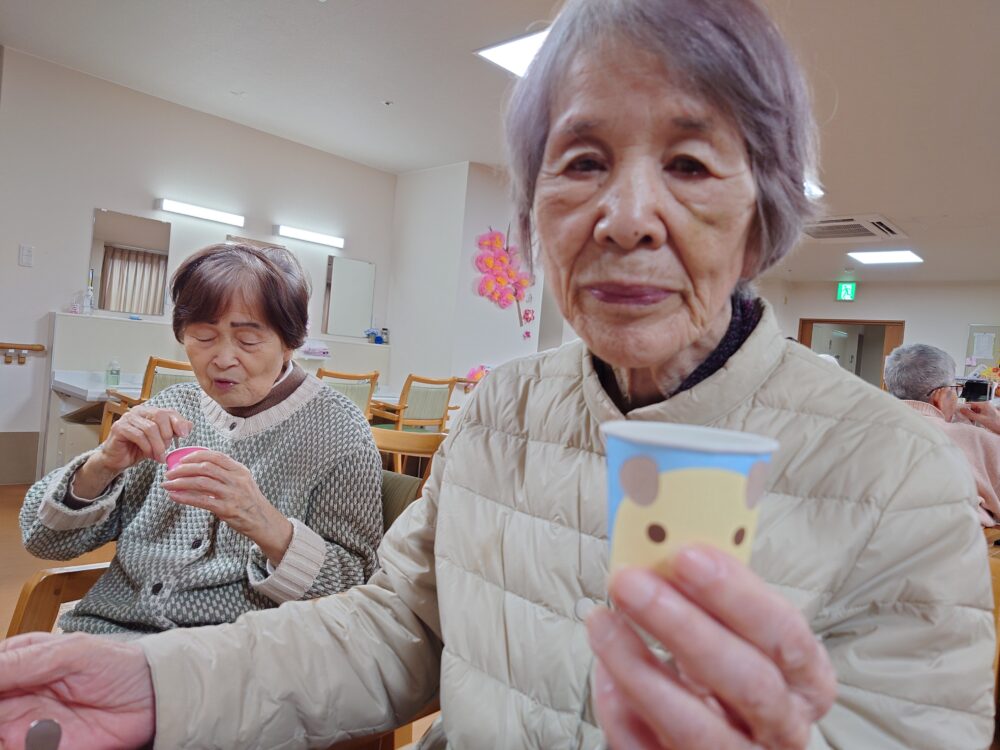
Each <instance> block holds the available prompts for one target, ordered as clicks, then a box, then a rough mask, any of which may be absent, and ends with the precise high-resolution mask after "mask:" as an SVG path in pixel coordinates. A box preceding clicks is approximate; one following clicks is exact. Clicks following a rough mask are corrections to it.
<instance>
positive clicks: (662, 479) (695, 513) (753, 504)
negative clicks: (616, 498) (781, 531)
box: [611, 457, 768, 569]
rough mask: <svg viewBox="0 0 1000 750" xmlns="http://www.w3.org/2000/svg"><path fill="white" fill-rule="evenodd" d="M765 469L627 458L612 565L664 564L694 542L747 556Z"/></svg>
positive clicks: (762, 465)
mask: <svg viewBox="0 0 1000 750" xmlns="http://www.w3.org/2000/svg"><path fill="white" fill-rule="evenodd" d="M767 473H768V472H767V464H766V463H764V462H757V463H756V464H754V466H753V469H752V470H751V471H750V474H749V475H745V474H741V473H739V472H735V471H729V470H726V469H714V468H712V469H710V468H705V469H678V470H674V471H664V472H660V471H659V470H658V469H657V467H656V462H655V461H653V460H652V459H651V458H647V457H636V458H631V459H629V460H628V461H626V462H625V464H624V465H623V466H622V468H621V474H620V477H619V478H620V480H621V485H622V489H623V490H624V492H625V497H624V498H623V500H622V503H621V505H620V506H619V507H618V512H617V515H616V516H615V521H614V529H613V533H612V538H611V567H612V569H614V568H617V567H621V566H626V565H638V566H642V567H649V568H657V567H661V566H662V565H663V564H664V562H665V561H666V560H667V559H668V558H669V557H670V555H671V554H672V553H673V552H675V551H676V550H677V549H678V548H679V547H681V546H682V545H684V544H689V543H692V542H705V543H708V544H712V545H714V546H716V547H718V548H719V549H721V550H723V551H725V552H728V553H730V554H731V555H733V556H735V557H737V558H738V559H740V560H742V561H743V562H744V563H745V562H747V561H748V560H749V559H750V549H751V546H752V545H753V537H754V531H755V529H756V526H757V505H758V503H759V501H760V498H761V497H762V496H763V494H764V486H765V483H766V481H767Z"/></svg>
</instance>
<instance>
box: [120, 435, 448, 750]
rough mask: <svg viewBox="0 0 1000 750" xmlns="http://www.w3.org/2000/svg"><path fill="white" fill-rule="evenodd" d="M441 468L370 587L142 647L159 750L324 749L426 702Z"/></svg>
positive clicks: (431, 673)
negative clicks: (150, 681)
mask: <svg viewBox="0 0 1000 750" xmlns="http://www.w3.org/2000/svg"><path fill="white" fill-rule="evenodd" d="M453 434H454V433H453ZM447 446H448V442H446V443H445V447H444V449H443V451H444V450H446V448H447ZM444 468H445V454H444V452H442V453H439V454H438V456H436V457H435V459H434V468H433V472H432V476H431V478H430V480H429V481H428V482H427V485H426V487H425V491H424V494H423V497H422V498H421V499H419V500H417V501H416V502H414V503H413V504H412V505H411V506H410V507H409V508H408V509H407V511H406V512H405V513H404V514H403V515H402V516H400V518H399V519H398V520H397V521H396V523H394V524H393V526H392V528H391V529H390V530H389V533H388V534H387V535H386V536H385V538H384V539H383V541H382V544H381V546H380V547H379V558H380V560H381V569H380V570H379V571H378V572H376V573H375V575H374V576H373V577H372V579H371V581H370V582H369V583H368V584H366V585H364V586H358V587H355V588H353V589H350V590H349V591H347V592H345V593H343V594H338V595H335V596H330V597H327V598H324V599H317V600H313V601H305V602H288V603H286V604H284V605H282V606H281V607H279V608H278V609H272V610H265V611H261V612H253V613H249V614H246V615H244V616H243V617H241V618H240V619H239V620H237V622H236V623H234V624H232V625H223V626H219V627H209V628H197V629H191V630H177V631H169V632H166V633H162V634H159V635H155V636H150V637H148V638H144V639H141V640H140V641H139V643H140V644H141V646H142V648H143V650H144V652H145V654H146V658H147V660H148V661H149V665H150V669H151V671H152V676H153V686H154V689H155V692H156V740H155V745H154V747H155V748H156V750H176V748H181V747H183V748H187V749H188V750H193V749H196V748H218V749H219V750H224V749H227V750H228V749H229V748H235V747H239V748H261V749H262V750H264V749H266V750H279V749H281V750H286V749H287V750H290V749H291V748H305V747H326V746H328V745H330V744H332V743H334V742H338V741H340V740H343V739H347V738H349V737H352V736H357V735H364V734H370V733H373V732H375V731H379V730H384V729H389V728H392V727H395V726H398V725H400V724H403V723H405V722H406V721H407V720H408V719H410V718H411V717H412V716H414V715H415V714H416V713H417V712H418V711H419V710H420V709H421V708H423V707H424V706H425V705H426V704H427V703H428V702H429V701H430V700H431V699H433V697H434V696H435V695H436V694H437V689H438V679H439V674H440V656H441V641H440V632H441V630H440V620H439V616H438V607H437V584H436V581H435V573H434V535H435V525H436V518H437V502H436V498H437V488H438V486H439V485H440V479H441V476H442V473H443V471H444Z"/></svg>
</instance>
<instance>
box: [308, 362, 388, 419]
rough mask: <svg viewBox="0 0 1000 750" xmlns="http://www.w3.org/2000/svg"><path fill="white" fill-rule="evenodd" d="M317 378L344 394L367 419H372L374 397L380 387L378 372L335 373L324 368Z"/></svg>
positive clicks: (318, 372)
mask: <svg viewBox="0 0 1000 750" xmlns="http://www.w3.org/2000/svg"><path fill="white" fill-rule="evenodd" d="M316 377H317V378H319V379H320V380H323V381H324V382H325V383H326V384H327V385H328V386H330V387H331V388H333V390H335V391H338V392H340V393H343V394H344V395H345V396H347V397H348V398H349V399H351V401H353V402H354V405H355V406H357V407H358V408H359V409H361V412H362V413H363V414H364V415H365V417H366V418H368V419H371V416H372V415H371V406H372V396H373V395H374V393H375V386H377V385H378V370H373V371H372V372H364V373H351V372H334V371H333V370H324V369H323V368H322V367H321V368H320V369H319V370H317V371H316Z"/></svg>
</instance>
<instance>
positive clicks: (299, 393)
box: [20, 376, 382, 635]
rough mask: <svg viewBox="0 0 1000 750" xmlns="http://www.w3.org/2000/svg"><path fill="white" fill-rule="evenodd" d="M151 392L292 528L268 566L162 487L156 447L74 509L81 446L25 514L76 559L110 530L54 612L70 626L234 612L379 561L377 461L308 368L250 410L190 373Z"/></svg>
mask: <svg viewBox="0 0 1000 750" xmlns="http://www.w3.org/2000/svg"><path fill="white" fill-rule="evenodd" d="M148 403H149V405H150V406H157V407H161V408H168V409H175V410H176V411H177V412H179V413H180V414H181V415H183V416H184V417H186V418H187V419H189V420H190V421H191V422H192V423H193V425H194V427H193V429H192V431H191V433H190V434H189V435H188V436H187V437H185V438H181V439H179V441H178V442H179V443H180V446H186V445H200V446H204V447H206V448H209V449H211V450H215V451H219V452H221V453H225V454H226V455H228V456H229V457H231V458H233V459H234V460H236V461H238V462H239V463H241V464H243V465H244V466H246V467H247V468H248V469H249V470H250V472H251V474H252V475H253V477H254V479H255V481H256V482H257V486H258V487H259V489H260V490H261V492H262V493H263V495H264V497H266V498H267V499H268V500H269V501H270V502H271V503H272V504H273V505H274V506H275V507H276V508H277V509H278V510H280V511H281V512H282V513H283V514H284V515H285V516H286V517H287V518H289V519H291V521H292V525H293V528H294V531H293V538H292V542H291V544H290V545H289V547H288V550H287V551H286V553H285V555H284V557H283V558H282V560H281V562H280V564H279V565H278V566H277V567H271V566H270V565H269V563H268V560H267V558H266V557H265V555H264V554H263V552H262V551H261V550H260V548H259V547H258V546H257V545H256V544H254V543H253V542H252V541H251V540H250V539H249V538H248V537H245V536H243V535H242V534H239V533H237V532H236V531H234V530H233V529H232V528H230V527H229V526H228V525H227V524H226V523H225V522H222V521H219V520H218V519H217V518H216V517H215V516H214V515H213V514H212V513H210V512H208V511H207V510H203V509H201V508H193V507H190V506H187V505H181V504H179V503H175V502H174V501H172V500H171V499H170V497H169V496H168V494H167V492H166V491H165V490H164V489H163V487H162V482H163V481H164V473H165V471H166V466H165V465H163V464H160V463H157V462H155V461H151V460H145V461H141V462H140V463H138V464H136V465H135V466H133V467H132V468H130V469H128V470H127V471H126V472H125V473H123V474H122V475H121V476H119V477H118V478H117V479H116V480H115V481H114V482H113V483H112V484H111V485H110V486H109V487H108V488H107V489H106V490H105V492H104V494H102V495H101V496H100V497H98V498H96V499H95V500H94V501H93V502H92V503H90V504H89V505H87V506H85V507H83V508H80V509H75V506H74V507H71V506H70V505H67V504H66V503H65V502H63V501H64V499H65V498H66V497H67V491H68V489H69V485H70V482H71V481H72V477H73V475H74V473H75V472H76V470H77V469H79V468H80V467H81V466H82V465H83V464H84V462H85V461H86V460H87V458H88V456H89V455H90V453H85V454H83V455H81V456H79V457H77V458H76V459H74V460H73V461H71V462H70V463H69V464H68V465H66V466H64V467H63V468H61V469H56V470H55V471H53V472H51V473H50V474H48V475H47V476H45V477H44V478H43V479H41V480H39V481H38V482H37V483H36V484H35V485H34V486H33V487H32V488H31V489H30V490H29V491H28V494H27V497H26V498H25V501H24V505H23V507H22V509H21V516H20V522H21V531H22V535H23V538H24V544H25V547H26V548H27V549H28V551H29V552H31V553H32V554H34V555H37V556H38V557H43V558H46V559H50V560H70V559H72V558H74V557H77V556H79V555H82V554H84V553H86V552H89V551H90V550H93V549H96V548H97V547H99V546H101V545H102V544H105V543H107V542H110V541H115V540H116V541H117V551H116V555H115V558H114V560H113V561H112V562H111V565H110V567H109V569H108V571H107V573H105V574H104V575H103V576H102V577H101V579H100V580H99V581H98V582H97V583H96V584H95V585H94V587H93V588H92V589H91V590H90V591H89V592H88V593H87V595H86V596H85V597H84V598H83V600H82V601H81V602H80V603H79V604H78V605H77V606H76V608H75V609H74V610H73V611H72V612H69V613H67V614H66V615H64V616H63V617H62V618H61V620H60V623H59V625H60V627H61V628H62V629H63V630H64V631H84V632H89V633H97V634H123V635H142V634H145V633H152V632H158V631H162V630H167V629H170V628H176V627H195V626H199V625H212V624H218V623H224V622H232V621H234V620H236V618H238V617H239V616H240V615H241V614H243V613H244V612H247V611H249V610H257V609H266V608H270V607H276V606H277V605H279V604H281V603H282V602H285V601H290V600H296V599H313V598H316V597H322V596H327V595H329V594H334V593H337V592H340V591H344V590H345V589H347V588H350V587H351V586H354V585H357V584H360V583H364V582H365V581H366V580H367V579H368V577H369V576H370V575H371V574H372V572H373V571H374V570H375V568H376V566H377V556H376V549H377V547H378V544H379V541H380V539H381V536H382V505H381V462H380V459H379V454H378V451H377V450H376V448H375V443H374V441H373V439H372V436H371V429H370V427H369V425H368V423H367V422H366V420H365V418H364V416H363V415H362V414H361V412H360V411H359V410H358V409H357V407H355V406H354V404H352V403H351V401H350V400H349V399H347V398H346V397H344V396H342V395H341V394H339V393H337V392H336V391H334V390H333V389H331V388H327V387H326V386H324V385H323V384H322V383H321V382H320V381H318V380H317V379H316V378H314V377H312V376H308V377H307V378H305V380H303V381H302V383H301V384H300V385H299V387H298V388H296V389H295V391H294V392H293V393H292V394H291V395H290V396H288V397H287V398H285V399H284V400H283V401H281V402H280V403H278V404H277V405H276V406H273V407H271V408H270V409H267V410H266V411H264V412H261V413H258V414H255V415H254V416H251V417H248V418H245V419H244V418H240V417H237V416H234V415H232V414H229V413H228V412H226V411H225V410H224V409H223V408H222V407H221V406H220V405H219V404H218V403H216V402H215V401H213V400H212V399H210V398H209V397H208V396H207V395H205V393H204V392H203V391H202V390H201V389H200V388H199V387H198V385H197V384H196V383H183V384H180V385H175V386H172V387H170V388H167V389H166V390H164V391H163V392H161V393H160V394H158V395H157V396H155V397H154V398H153V399H151V400H150V401H149V402H148Z"/></svg>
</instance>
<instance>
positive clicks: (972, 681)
mask: <svg viewBox="0 0 1000 750" xmlns="http://www.w3.org/2000/svg"><path fill="white" fill-rule="evenodd" d="M921 447H923V448H924V450H923V451H922V455H920V454H918V449H919V448H921ZM911 448H912V449H913V453H914V455H912V456H906V455H901V456H899V459H900V461H902V462H906V463H908V464H909V465H910V470H909V472H908V473H907V476H906V478H905V479H904V480H903V483H902V484H901V485H900V487H899V489H898V490H897V492H896V493H895V495H894V496H893V497H892V498H891V499H890V501H889V502H888V504H887V505H886V507H884V508H883V510H882V513H881V516H880V518H879V520H878V523H877V524H876V525H875V527H874V530H873V532H872V533H871V536H870V538H869V539H868V541H867V544H865V546H864V547H863V549H862V552H861V554H860V555H859V556H858V558H857V559H856V560H854V561H853V565H852V566H851V567H850V568H848V571H849V572H848V573H847V575H846V578H845V579H844V580H843V583H842V585H841V586H840V587H839V590H838V591H837V592H835V593H834V595H833V597H832V598H831V600H830V602H829V604H828V606H827V607H826V608H825V609H824V612H823V613H822V615H821V618H820V622H819V623H817V624H818V625H819V627H818V628H817V632H818V634H819V635H820V637H821V638H822V639H823V642H824V644H825V646H826V648H827V651H828V652H829V654H830V657H831V659H832V661H833V665H834V667H835V669H836V671H837V676H838V682H839V685H838V697H837V702H836V704H835V705H834V707H833V709H832V710H831V711H830V713H829V714H827V716H826V717H825V718H824V719H822V720H821V721H820V722H819V725H818V727H817V729H818V731H814V733H813V741H812V742H811V743H810V745H809V747H810V750H820V749H821V748H822V749H825V748H845V749H846V748H850V749H851V750H853V749H854V748H879V750H890V749H893V748H898V749H899V750H941V748H948V749H949V750H983V748H986V747H988V746H989V744H990V739H991V738H992V736H993V670H992V663H993V650H994V646H995V643H996V636H995V633H994V626H993V616H992V611H991V603H992V590H991V587H990V576H989V566H988V563H987V557H986V545H985V542H984V540H983V534H982V530H981V528H980V526H979V522H978V520H977V518H976V512H975V508H976V497H975V490H974V487H973V484H972V481H971V478H969V476H968V470H967V469H966V468H964V464H963V463H962V457H961V455H960V454H959V453H958V451H957V449H956V448H954V447H953V446H950V445H949V446H943V445H938V444H928V443H923V444H922V445H921V443H916V444H913V445H911ZM907 459H909V460H907ZM845 470H849V469H845ZM902 539H905V540H906V543H905V544H903V543H900V540H902Z"/></svg>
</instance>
